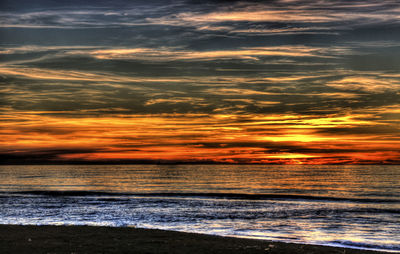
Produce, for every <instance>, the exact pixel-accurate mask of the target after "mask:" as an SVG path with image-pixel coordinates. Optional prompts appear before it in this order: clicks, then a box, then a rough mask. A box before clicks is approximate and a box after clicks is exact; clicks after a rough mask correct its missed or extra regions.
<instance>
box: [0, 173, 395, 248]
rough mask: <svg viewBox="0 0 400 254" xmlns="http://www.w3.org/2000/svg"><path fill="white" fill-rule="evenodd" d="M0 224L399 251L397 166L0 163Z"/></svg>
mask: <svg viewBox="0 0 400 254" xmlns="http://www.w3.org/2000/svg"><path fill="white" fill-rule="evenodd" d="M0 224H23V225H27V224H33V225H44V224H51V225H108V226H118V227H120V226H135V227H143V228H159V229H168V230H177V231H186V232H198V233H207V234H215V235H225V236H236V237H248V238H258V239H268V240H275V241H284V242H295V243H309V244H320V245H331V246H344V247H350V248H362V249H376V250H381V251H392V252H400V166H332V165H329V166H309V165H308V166H287V165H273V166H270V165H68V166H66V165H63V166H0Z"/></svg>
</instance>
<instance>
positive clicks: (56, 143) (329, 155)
mask: <svg viewBox="0 0 400 254" xmlns="http://www.w3.org/2000/svg"><path fill="white" fill-rule="evenodd" d="M48 113H49V112H15V113H13V114H3V115H2V116H1V120H3V121H1V123H0V127H1V131H0V140H1V141H0V147H1V151H0V152H1V153H2V154H3V155H4V154H6V155H18V154H24V155H29V154H30V153H31V154H40V155H42V156H46V154H48V153H51V156H52V157H50V158H48V159H49V160H50V161H51V160H53V161H57V160H63V161H70V160H83V161H107V160H119V161H121V160H122V161H124V160H128V161H132V160H133V161H134V160H149V161H150V160H151V161H157V160H165V161H191V162H196V161H214V162H235V163H289V164H290V163H308V164H321V163H322V164H324V163H363V162H364V163H367V162H368V163H382V162H387V163H389V162H393V161H398V159H399V156H400V151H399V150H398V149H397V147H399V145H400V144H399V143H400V140H399V139H397V140H396V139H393V138H388V139H387V140H385V139H384V138H383V139H380V140H376V139H375V138H376V135H374V133H363V134H360V133H356V132H354V133H351V134H343V133H340V132H338V133H337V135H336V136H335V135H332V134H324V133H323V132H319V129H322V128H330V129H332V130H333V131H334V130H335V128H337V127H340V128H348V129H349V130H351V128H356V127H357V126H365V125H371V126H373V125H377V124H383V123H377V122H374V121H373V120H362V119H361V118H362V117H364V118H365V117H367V115H357V114H354V115H352V114H348V115H343V116H335V115H331V116H326V117H321V116H299V115H270V116H263V115H229V114H227V115H222V114H220V115H218V114H217V115H202V114H165V115H133V116H132V115H111V116H107V117H84V118H80V117H62V116H61V115H60V116H57V115H56V114H48ZM53 113H54V112H53ZM4 120H7V121H4Z"/></svg>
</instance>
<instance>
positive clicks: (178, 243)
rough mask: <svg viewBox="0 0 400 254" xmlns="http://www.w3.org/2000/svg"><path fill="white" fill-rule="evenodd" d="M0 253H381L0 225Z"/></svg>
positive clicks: (179, 235)
mask: <svg viewBox="0 0 400 254" xmlns="http://www.w3.org/2000/svg"><path fill="white" fill-rule="evenodd" d="M0 253H31V254H32V253H69V254H71V253H207V254H209V253H227V254H228V253H229V254H234V253H250V254H252V253H283V254H285V253H287V254H289V253H290V254H293V253H314V254H316V253H326V254H330V253H332V254H333V253H338V254H339V253H340V254H351V253H354V254H357V253H382V252H373V251H365V250H355V249H347V248H336V247H326V246H316V245H302V244H288V243H279V242H270V241H263V240H252V239H240V238H232V237H220V236H210V235H202V234H191V233H180V232H173V231H164V230H150V229H137V228H113V227H92V226H16V225H0Z"/></svg>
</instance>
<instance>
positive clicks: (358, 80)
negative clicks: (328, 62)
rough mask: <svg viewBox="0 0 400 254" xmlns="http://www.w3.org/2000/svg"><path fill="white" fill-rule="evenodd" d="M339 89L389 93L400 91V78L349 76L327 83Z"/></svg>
mask: <svg viewBox="0 0 400 254" xmlns="http://www.w3.org/2000/svg"><path fill="white" fill-rule="evenodd" d="M326 85H327V86H330V87H334V88H336V89H339V90H349V91H362V92H368V93H387V92H396V91H400V79H394V78H384V77H382V76H373V75H368V74H366V75H365V76H348V77H345V78H343V79H340V80H336V81H331V82H328V83H327V84H326Z"/></svg>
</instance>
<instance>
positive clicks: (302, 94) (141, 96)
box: [0, 0, 400, 164]
mask: <svg viewBox="0 0 400 254" xmlns="http://www.w3.org/2000/svg"><path fill="white" fill-rule="evenodd" d="M0 159H1V160H2V161H3V163H6V164H7V163H9V164H14V163H22V164H24V163H26V164H29V163H44V164H47V163H266V164H268V163H273V164H399V163H400V2H399V1H397V0H385V1H381V0H379V1H378V0H363V1H361V0H354V1H347V0H331V1H328V0H309V1H308V0H304V1H300V0H270V1H226V0H225V1H222V0H220V1H212V0H209V1H208V0H202V1H200V0H198V1H196V0H187V1H185V0H182V1H179V0H178V1H166V0H162V1H161V0H160V1H153V0H146V1H133V0H132V1H127V0H126V1H122V0H116V1H108V0H98V1H75V0H70V1H66V0H57V1H55V0H37V1H30V0H29V1H24V0H1V1H0Z"/></svg>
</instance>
